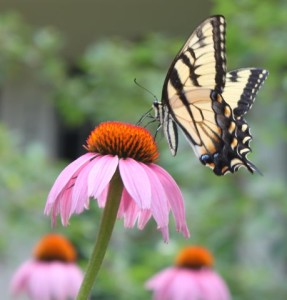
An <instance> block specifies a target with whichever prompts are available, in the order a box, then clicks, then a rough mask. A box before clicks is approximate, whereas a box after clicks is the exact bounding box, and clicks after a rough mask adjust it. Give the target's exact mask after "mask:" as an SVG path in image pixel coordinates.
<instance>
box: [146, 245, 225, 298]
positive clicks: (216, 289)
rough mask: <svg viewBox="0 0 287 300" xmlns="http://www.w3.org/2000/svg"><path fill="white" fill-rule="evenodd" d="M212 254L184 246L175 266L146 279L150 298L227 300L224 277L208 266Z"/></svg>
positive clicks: (204, 250)
mask: <svg viewBox="0 0 287 300" xmlns="http://www.w3.org/2000/svg"><path fill="white" fill-rule="evenodd" d="M212 264H213V257H212V256H211V254H210V253H209V252H208V251H207V250H206V249H205V248H202V247H187V248H184V249H183V250H182V251H181V252H180V253H179V255H178V257H177V259H176V266H174V267H169V268H166V269H164V270H162V271H161V272H159V273H157V274H156V275H154V276H153V277H152V278H150V279H149V280H148V281H147V282H146V288H147V289H150V290H153V299H154V300H230V299H231V296H230V293H229V290H228V287H227V286H226V284H225V282H224V280H223V279H222V278H221V277H220V275H219V274H217V273H216V272H215V271H214V270H213V269H212Z"/></svg>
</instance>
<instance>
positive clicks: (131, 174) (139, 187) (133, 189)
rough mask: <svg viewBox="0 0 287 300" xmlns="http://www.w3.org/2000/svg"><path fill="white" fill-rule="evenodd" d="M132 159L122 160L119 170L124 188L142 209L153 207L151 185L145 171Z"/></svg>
mask: <svg viewBox="0 0 287 300" xmlns="http://www.w3.org/2000/svg"><path fill="white" fill-rule="evenodd" d="M142 165H144V164H141V163H139V162H136V161H135V160H133V159H132V158H127V159H120V162H119V170H120V174H121V178H122V180H123V184H124V187H125V188H126V190H127V191H128V193H129V194H130V196H131V197H132V198H133V200H134V201H135V202H136V203H137V205H138V206H139V208H141V209H149V208H150V207H151V185H150V180H149V178H148V175H147V173H146V171H145V169H144V168H143V167H142Z"/></svg>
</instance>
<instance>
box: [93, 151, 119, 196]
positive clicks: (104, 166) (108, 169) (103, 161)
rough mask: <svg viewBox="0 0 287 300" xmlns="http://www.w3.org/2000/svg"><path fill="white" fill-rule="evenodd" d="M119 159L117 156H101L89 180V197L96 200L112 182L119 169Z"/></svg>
mask: <svg viewBox="0 0 287 300" xmlns="http://www.w3.org/2000/svg"><path fill="white" fill-rule="evenodd" d="M118 163H119V159H118V157H117V156H111V155H104V156H100V157H99V159H98V160H97V161H96V163H95V164H94V167H93V168H92V169H91V171H90V174H89V178H88V195H89V196H90V197H94V198H95V199H96V198H98V196H99V195H100V194H101V193H102V192H103V190H104V188H105V187H106V186H107V185H108V183H109V182H110V181H111V179H112V177H113V175H114V174H115V171H116V169H117V166H118Z"/></svg>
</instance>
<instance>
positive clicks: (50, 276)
mask: <svg viewBox="0 0 287 300" xmlns="http://www.w3.org/2000/svg"><path fill="white" fill-rule="evenodd" d="M75 260H76V252H75V249H74V247H73V246H72V245H71V243H70V242H69V241H68V240H67V239H65V238H64V237H63V236H61V235H58V234H48V235H46V236H45V237H44V238H43V239H42V240H40V241H39V243H38V244H37V245H36V247H35V249H34V254H33V259H31V260H28V261H26V262H25V263H23V264H22V265H21V266H20V267H19V268H18V270H17V271H16V273H15V274H14V276H13V278H12V282H11V293H12V295H13V296H14V297H16V296H18V295H19V294H21V293H25V294H26V295H27V296H28V297H29V299H31V300H39V299H41V300H52V299H53V300H68V299H75V298H76V296H77V294H78V291H79V289H80V285H81V283H82V279H83V274H82V271H81V270H80V269H79V267H78V266H77V265H76V264H75Z"/></svg>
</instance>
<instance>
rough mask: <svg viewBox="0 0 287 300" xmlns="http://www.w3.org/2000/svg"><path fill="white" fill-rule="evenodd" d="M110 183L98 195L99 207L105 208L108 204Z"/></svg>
mask: <svg viewBox="0 0 287 300" xmlns="http://www.w3.org/2000/svg"><path fill="white" fill-rule="evenodd" d="M109 188H110V184H108V185H107V186H106V187H105V188H104V190H103V191H102V192H101V194H100V195H99V196H98V199H97V200H98V205H99V207H101V208H103V207H105V205H106V202H107V198H108V193H109Z"/></svg>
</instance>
